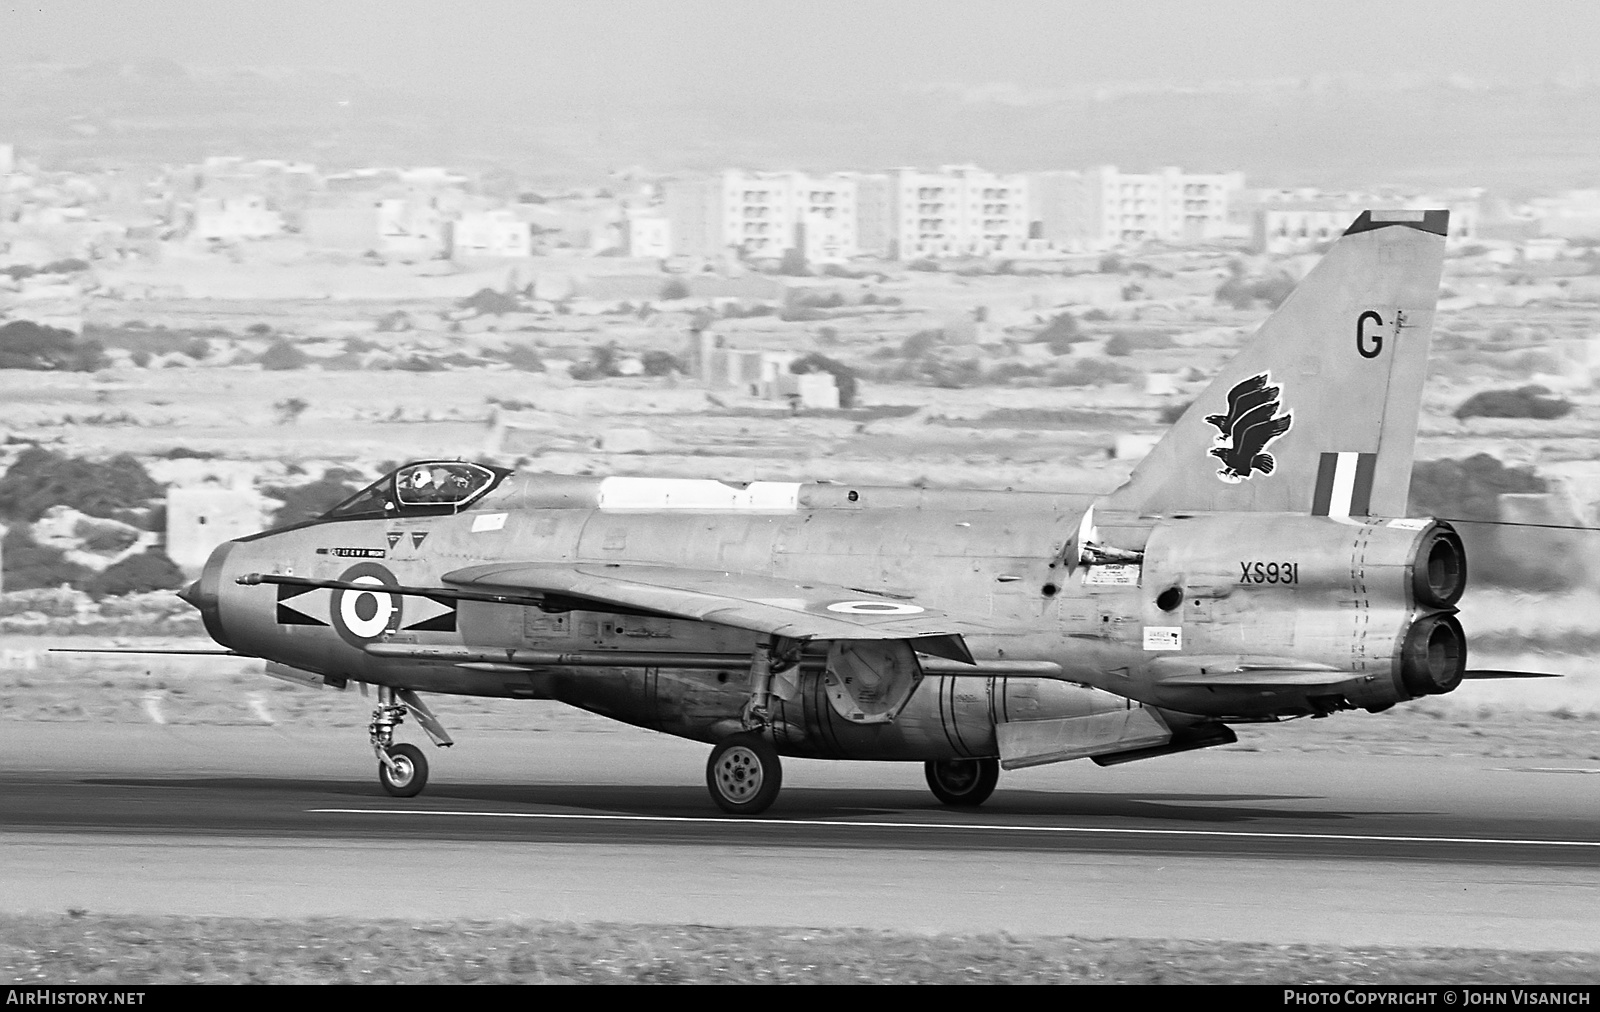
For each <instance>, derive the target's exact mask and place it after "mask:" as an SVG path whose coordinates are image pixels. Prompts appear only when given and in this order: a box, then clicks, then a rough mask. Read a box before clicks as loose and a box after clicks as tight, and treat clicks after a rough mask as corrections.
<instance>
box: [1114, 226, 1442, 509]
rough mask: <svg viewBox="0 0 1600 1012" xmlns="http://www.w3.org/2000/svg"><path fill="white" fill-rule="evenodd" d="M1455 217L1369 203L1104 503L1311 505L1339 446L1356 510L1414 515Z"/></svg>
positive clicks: (1213, 506)
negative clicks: (1414, 475)
mask: <svg viewBox="0 0 1600 1012" xmlns="http://www.w3.org/2000/svg"><path fill="white" fill-rule="evenodd" d="M1448 223H1449V212H1447V211H1365V212H1363V213H1362V214H1361V216H1360V217H1359V218H1357V219H1356V221H1355V223H1354V224H1352V225H1351V226H1350V228H1349V229H1348V230H1347V231H1346V232H1345V234H1344V235H1343V236H1341V237H1340V239H1339V241H1338V242H1336V243H1334V245H1333V247H1332V248H1331V249H1330V250H1329V251H1328V253H1327V255H1326V256H1324V257H1323V258H1322V261H1321V262H1320V263H1318V264H1317V266H1316V267H1315V268H1313V269H1312V270H1311V272H1310V273H1309V274H1307V275H1306V276H1305V279H1304V280H1302V281H1301V282H1300V284H1299V285H1298V286H1297V287H1296V288H1295V289H1294V291H1293V292H1291V293H1290V294H1289V297H1288V298H1287V299H1285V300H1284V303H1283V305H1282V306H1280V307H1279V308H1278V310H1277V311H1276V312H1274V313H1273V314H1272V315H1271V316H1270V317H1268V318H1267V320H1266V322H1265V323H1263V324H1262V325H1261V327H1260V329H1259V330H1257V331H1256V333H1255V334H1254V335H1253V336H1252V337H1251V338H1250V339H1249V340H1248V341H1246V342H1245V345H1244V347H1243V348H1242V349H1241V350H1240V351H1239V353H1238V354H1237V355H1235V356H1234V358H1233V359H1232V360H1231V361H1230V362H1228V363H1227V365H1225V366H1223V368H1222V371H1221V372H1219V373H1218V374H1217V377H1216V378H1215V379H1214V380H1213V381H1212V383H1211V385H1210V386H1208V387H1207V388H1206V390H1205V392H1204V393H1202V394H1201V395H1200V396H1199V398H1197V399H1196V400H1195V402H1194V403H1193V404H1191V405H1190V406H1189V409H1188V410H1187V411H1185V412H1184V413H1183V416H1182V417H1181V418H1179V419H1178V421H1177V424H1175V425H1174V426H1173V427H1172V429H1171V431H1169V432H1168V433H1167V434H1166V436H1165V437H1163V438H1162V440H1161V441H1160V442H1159V443H1157V444H1156V446H1155V448H1154V449H1153V450H1151V451H1150V454H1149V456H1147V457H1145V459H1144V460H1143V461H1141V462H1140V464H1139V466H1138V467H1137V468H1135V469H1134V472H1133V474H1132V476H1131V477H1129V479H1128V481H1127V483H1126V484H1124V485H1123V486H1122V487H1121V488H1119V489H1117V491H1115V492H1113V493H1111V495H1110V496H1109V497H1107V499H1106V500H1105V501H1104V506H1105V507H1106V508H1109V509H1117V510H1134V511H1138V512H1144V513H1170V512H1173V511H1177V510H1197V511H1198V510H1223V511H1232V510H1244V511H1263V512H1284V513H1310V512H1313V506H1314V505H1317V503H1316V500H1317V498H1318V494H1319V487H1321V489H1322V494H1323V496H1324V497H1326V496H1327V495H1328V489H1329V487H1330V486H1329V480H1330V479H1329V478H1328V473H1329V472H1328V468H1329V467H1331V465H1325V463H1324V461H1325V456H1326V455H1336V456H1335V457H1334V458H1333V459H1334V461H1335V462H1338V461H1346V460H1348V461H1351V462H1356V461H1359V462H1360V463H1361V465H1362V466H1361V468H1360V471H1361V482H1360V483H1359V488H1357V487H1356V486H1355V485H1351V491H1352V492H1354V491H1359V492H1360V493H1361V494H1360V495H1350V496H1346V497H1345V500H1344V501H1345V502H1347V503H1348V504H1349V506H1350V508H1351V510H1352V514H1353V515H1366V514H1367V513H1371V514H1375V515H1379V516H1404V515H1405V513H1406V499H1407V495H1408V492H1409V489H1410V484H1411V460H1412V453H1413V451H1414V447H1415V444H1416V436H1417V412H1418V410H1419V409H1420V407H1421V403H1422V381H1423V377H1424V375H1425V374H1426V372H1427V364H1428V346H1429V344H1430V342H1431V340H1432V336H1433V314H1434V308H1435V305H1436V304H1437V302H1438V297H1439V277H1440V274H1441V271H1442V269H1443V265H1444V239H1445V235H1446V233H1447V231H1448ZM1269 450H1270V452H1268V451H1269ZM1219 463H1220V465H1221V466H1220V467H1219V466H1218V465H1219ZM1351 466H1352V467H1353V466H1354V464H1353V463H1352V465H1351ZM1338 473H1339V475H1340V476H1341V478H1342V477H1343V475H1344V470H1343V468H1342V467H1341V468H1340V469H1338ZM1355 473H1356V472H1355V471H1354V470H1352V471H1351V472H1350V475H1351V478H1350V481H1351V482H1352V483H1353V482H1354V480H1355ZM1319 478H1320V479H1321V481H1320V482H1319ZM1340 487H1341V488H1343V487H1344V483H1341V486H1340ZM1358 500H1359V501H1358ZM1326 501H1327V499H1326V498H1324V502H1326ZM1337 508H1338V507H1337V505H1335V506H1334V507H1333V508H1329V507H1327V506H1324V510H1325V511H1326V512H1327V513H1328V514H1333V513H1335V512H1336V510H1337Z"/></svg>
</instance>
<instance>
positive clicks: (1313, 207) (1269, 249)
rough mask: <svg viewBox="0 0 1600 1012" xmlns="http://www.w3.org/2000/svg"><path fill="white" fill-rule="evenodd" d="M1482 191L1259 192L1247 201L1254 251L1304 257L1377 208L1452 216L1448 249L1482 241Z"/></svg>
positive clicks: (1293, 190)
mask: <svg viewBox="0 0 1600 1012" xmlns="http://www.w3.org/2000/svg"><path fill="white" fill-rule="evenodd" d="M1482 198H1483V191H1482V190H1479V189H1464V190H1447V191H1444V192H1440V193H1410V194H1406V193H1396V192H1376V193H1360V192H1351V193H1325V192H1323V191H1320V190H1315V189H1287V190H1256V191H1253V192H1252V193H1250V194H1249V195H1248V196H1247V198H1246V200H1247V203H1248V206H1249V208H1250V210H1251V236H1250V238H1251V247H1252V248H1253V249H1255V250H1256V251H1257V252H1260V253H1274V254H1289V253H1304V252H1308V251H1311V250H1314V249H1317V248H1318V247H1320V246H1323V245H1326V244H1327V243H1331V242H1333V241H1334V240H1335V239H1337V238H1339V236H1341V235H1343V234H1344V231H1345V229H1347V228H1349V227H1350V224H1351V222H1353V221H1355V220H1356V217H1357V216H1359V215H1360V214H1361V212H1362V211H1367V210H1372V209H1375V208H1392V209H1396V210H1412V211H1421V210H1432V209H1437V208H1445V209H1446V210H1448V211H1449V212H1450V234H1449V235H1447V236H1446V237H1445V245H1446V246H1447V247H1459V246H1461V245H1464V244H1466V243H1469V242H1474V241H1476V240H1477V239H1478V235H1479V225H1480V217H1481V207H1482Z"/></svg>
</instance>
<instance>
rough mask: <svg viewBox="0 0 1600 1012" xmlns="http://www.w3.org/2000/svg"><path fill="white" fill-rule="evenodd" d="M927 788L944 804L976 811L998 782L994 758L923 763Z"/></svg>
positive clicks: (998, 774) (998, 777)
mask: <svg viewBox="0 0 1600 1012" xmlns="http://www.w3.org/2000/svg"><path fill="white" fill-rule="evenodd" d="M922 770H923V774H924V775H925V776H927V778H928V789H929V790H931V791H933V796H934V797H936V798H938V799H939V800H940V801H942V802H944V803H945V804H947V805H956V806H960V807H964V808H976V807H978V806H979V805H981V804H983V803H984V802H985V801H988V800H989V795H991V794H993V793H994V786H995V784H997V783H999V782H1000V760H998V759H942V760H939V761H936V762H929V763H924V764H923V766H922Z"/></svg>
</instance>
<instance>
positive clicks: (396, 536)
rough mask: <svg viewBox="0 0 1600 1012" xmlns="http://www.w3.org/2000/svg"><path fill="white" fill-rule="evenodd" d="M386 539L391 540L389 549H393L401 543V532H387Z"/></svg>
mask: <svg viewBox="0 0 1600 1012" xmlns="http://www.w3.org/2000/svg"><path fill="white" fill-rule="evenodd" d="M384 537H386V538H388V539H389V547H390V548H393V547H394V546H395V545H398V544H399V543H400V537H401V534H400V532H399V531H387V532H385V533H384Z"/></svg>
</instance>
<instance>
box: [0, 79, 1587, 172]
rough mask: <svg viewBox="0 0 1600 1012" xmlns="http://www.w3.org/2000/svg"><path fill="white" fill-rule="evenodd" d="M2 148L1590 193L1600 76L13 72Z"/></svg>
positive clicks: (148, 158) (89, 155) (155, 155)
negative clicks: (1129, 87) (1209, 178)
mask: <svg viewBox="0 0 1600 1012" xmlns="http://www.w3.org/2000/svg"><path fill="white" fill-rule="evenodd" d="M0 94H4V95H5V96H6V101H5V102H3V103H0V139H6V140H12V141H15V142H16V143H17V144H18V145H19V147H20V148H21V149H22V151H23V153H24V154H27V155H38V156H40V157H42V158H43V159H44V160H45V161H46V163H47V164H49V165H52V166H62V167H64V166H69V165H73V164H85V163H88V162H97V161H123V162H127V161H134V162H186V161H192V160H195V159H198V158H201V157H204V156H205V155H208V154H222V153H228V154H245V155H251V156H257V157H286V158H305V159H310V160H313V161H316V162H318V163H319V164H321V165H323V166H326V167H329V168H338V167H347V166H354V165H362V164H375V163H418V164H437V163H449V164H456V165H463V166H473V165H479V166H483V165H491V164H498V165H503V166H505V167H508V168H511V169H514V170H516V171H517V172H518V173H519V174H521V175H522V176H523V178H524V179H525V180H528V181H530V182H535V183H538V182H547V183H557V182H562V183H577V182H589V183H592V182H595V181H596V180H597V179H598V178H599V177H601V176H603V174H604V173H606V172H607V171H610V170H612V169H615V168H617V167H620V166H630V165H645V166H648V167H650V168H653V169H656V170H660V171H678V170H698V169H712V168H717V167H721V166H724V165H745V166H749V167H753V168H778V167H788V166H793V167H798V168H809V169H836V168H850V167H860V168H874V167H884V166H890V165H907V164H917V165H936V164H941V163H951V162H976V163H979V164H982V165H985V166H987V167H992V168H996V169H1012V170H1014V169H1037V168H1073V167H1081V166H1085V165H1090V164H1097V163H1105V162H1109V163H1113V164H1117V165H1120V166H1122V167H1123V168H1125V169H1130V170H1139V169H1145V168H1150V167H1153V166H1157V165H1164V164H1177V165H1182V166H1184V167H1186V168H1189V169H1192V170H1196V171H1204V170H1222V169H1232V168H1239V169H1243V170H1244V171H1245V172H1246V173H1247V174H1248V176H1249V177H1250V179H1251V181H1252V182H1253V183H1259V184H1264V185H1273V184H1304V185H1324V186H1359V185H1371V184H1378V183H1384V182H1399V183H1417V184H1421V185H1441V186H1442V185H1465V184H1480V185H1487V186H1490V187H1493V188H1495V189H1496V190H1498V191H1501V192H1503V193H1506V194H1508V195H1511V196H1517V195H1521V194H1525V193H1531V192H1537V191H1541V190H1546V189H1554V188H1566V187H1572V186H1592V185H1594V181H1595V179H1596V177H1597V176H1600V85H1594V84H1587V83H1584V84H1575V85H1572V86H1566V87H1563V86H1558V85H1554V84H1548V83H1530V84H1522V85H1501V86H1496V87H1462V86H1457V85H1451V84H1448V83H1445V82H1407V83H1397V84H1395V85H1393V86H1389V87H1366V88H1346V87H1338V86H1328V85H1326V83H1323V84H1321V85H1320V86H1318V87H1312V86H1310V85H1306V86H1304V87H1300V88H1296V87H1292V86H1285V85H1284V84H1283V83H1282V82H1279V83H1277V84H1275V85H1274V86H1270V87H1268V86H1261V87H1250V88H1243V89H1240V90H1236V91H1233V92H1228V91H1225V90H1224V91H1216V90H1213V91H1193V92H1190V93H1180V92H1178V91H1157V90H1145V91H1123V92H1121V93H1119V94H1109V95H1104V96H1099V97H1097V96H1095V95H1092V94H1073V95H1059V96H1045V97H1043V98H1029V99H1028V100H1026V101H1018V100H1015V98H1014V97H1013V96H1010V95H1008V94H1007V93H1005V92H1004V91H1001V92H998V93H985V92H983V91H982V90H977V91H975V92H973V93H972V94H969V95H963V94H961V93H958V92H956V91H955V90H954V89H946V90H934V91H932V92H931V93H910V92H906V93H896V94H890V95H877V96H860V97H859V99H858V100H853V101H848V102H841V101H838V100H826V101H824V100H821V99H818V98H813V97H808V96H804V95H796V96H792V97H790V98H788V99H786V100H784V101H782V102H779V103H765V104H762V105H759V106H757V105H756V104H755V103H753V102H752V101H751V100H750V99H748V98H746V97H745V96H743V95H740V94H729V95H725V96H723V97H721V98H719V99H718V100H717V101H715V102H714V103H697V104H695V105H693V106H687V105H684V104H682V103H681V102H678V101H675V100H674V98H673V97H672V96H671V95H670V93H662V94H655V95H649V96H640V98H639V100H638V102H637V104H636V105H635V106H633V107H632V108H621V107H618V106H617V104H615V103H612V104H610V105H608V106H601V105H600V104H599V103H594V104H593V106H592V107H590V108H575V107H573V106H572V105H570V104H567V105H557V104H555V103H553V102H552V101H550V100H547V99H545V98H543V97H542V96H539V95H520V94H488V95H476V96H472V97H471V98H463V97H460V96H447V95H439V94H407V93H405V92H402V91H400V90H397V89H393V88H381V87H377V86H374V85H372V84H371V83H369V82H363V81H361V80H358V79H356V78H354V77H352V76H349V75H344V74H335V73H329V72H319V71H286V70H263V69H240V70H232V71H205V72H202V71H196V70H187V69H185V68H182V67H179V66H177V65H176V64H172V63H170V62H165V61H162V62H153V63H147V64H141V65H136V66H129V65H123V66H118V65H113V64H94V65H90V66H84V67H67V66H60V65H42V64H30V65H22V66H0Z"/></svg>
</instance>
